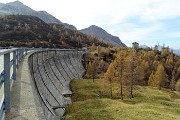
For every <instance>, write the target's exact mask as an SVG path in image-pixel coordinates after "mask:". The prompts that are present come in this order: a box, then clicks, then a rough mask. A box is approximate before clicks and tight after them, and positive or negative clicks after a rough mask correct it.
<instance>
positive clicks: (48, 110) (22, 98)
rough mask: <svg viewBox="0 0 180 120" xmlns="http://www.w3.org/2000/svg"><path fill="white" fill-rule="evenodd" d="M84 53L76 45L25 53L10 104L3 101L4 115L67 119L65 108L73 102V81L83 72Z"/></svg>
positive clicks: (3, 116)
mask: <svg viewBox="0 0 180 120" xmlns="http://www.w3.org/2000/svg"><path fill="white" fill-rule="evenodd" d="M84 53H85V52H84V51H82V50H75V49H55V50H51V49H48V50H46V49H45V50H36V51H29V52H28V53H26V54H24V57H22V58H21V61H20V63H19V65H18V66H19V67H18V69H17V75H16V80H13V81H12V87H11V91H10V94H11V95H10V97H11V99H10V103H9V108H8V107H7V109H6V107H5V108H4V105H6V104H5V103H6V102H3V103H2V107H1V108H2V110H4V111H5V112H4V113H3V111H2V112H1V114H2V115H1V118H2V119H3V120H9V119H12V120H17V119H28V120H31V119H32V120H34V119H36V120H62V119H66V117H65V116H64V113H65V110H66V108H67V107H68V105H69V104H71V103H72V101H71V95H72V92H71V90H70V81H71V80H73V79H80V78H81V77H82V76H83V74H84V72H85V69H84V67H83V64H82V57H83V54H84ZM22 55H23V54H22ZM4 101H6V97H5V98H4ZM3 114H4V115H3Z"/></svg>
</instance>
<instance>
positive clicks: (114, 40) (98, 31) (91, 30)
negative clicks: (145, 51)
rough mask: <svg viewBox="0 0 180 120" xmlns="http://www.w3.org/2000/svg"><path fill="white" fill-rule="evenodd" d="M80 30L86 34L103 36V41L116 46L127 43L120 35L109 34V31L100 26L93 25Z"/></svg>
mask: <svg viewBox="0 0 180 120" xmlns="http://www.w3.org/2000/svg"><path fill="white" fill-rule="evenodd" d="M80 31H81V32H82V33H84V34H88V35H93V36H95V37H98V38H102V41H104V42H107V43H110V44H112V45H114V46H123V47H126V45H125V44H124V43H122V42H121V40H120V39H119V37H117V36H113V35H111V34H109V33H108V32H106V31H105V30H103V29H102V28H100V27H98V26H95V25H92V26H90V27H88V28H85V29H82V30H80Z"/></svg>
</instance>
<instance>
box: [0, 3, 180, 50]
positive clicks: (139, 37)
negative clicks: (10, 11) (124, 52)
mask: <svg viewBox="0 0 180 120" xmlns="http://www.w3.org/2000/svg"><path fill="white" fill-rule="evenodd" d="M11 1H14V0H0V2H1V3H7V2H11ZM20 1H21V2H23V3H24V4H25V5H27V6H29V7H31V8H32V9H34V10H45V11H47V12H49V13H50V14H52V15H53V16H55V17H56V18H58V19H59V20H61V21H62V22H66V23H69V24H73V25H74V26H76V27H77V29H83V28H86V27H89V26H90V25H97V26H100V27H102V28H103V29H105V30H106V31H107V32H109V33H110V34H112V35H115V36H118V37H119V38H120V39H121V41H122V42H124V43H125V44H126V45H127V46H131V43H132V42H135V41H136V42H139V43H140V44H141V45H148V46H154V45H156V44H160V45H163V44H165V46H169V47H171V48H175V49H180V0H20Z"/></svg>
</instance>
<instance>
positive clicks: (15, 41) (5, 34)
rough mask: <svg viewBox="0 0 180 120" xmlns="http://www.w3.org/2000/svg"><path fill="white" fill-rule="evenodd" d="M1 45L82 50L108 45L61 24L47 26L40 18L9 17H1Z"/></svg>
mask: <svg viewBox="0 0 180 120" xmlns="http://www.w3.org/2000/svg"><path fill="white" fill-rule="evenodd" d="M0 33H1V34H0V45H1V46H19V47H23V46H24V47H25V46H26V47H58V48H79V47H80V48H81V47H82V46H84V45H87V46H90V45H92V43H95V44H97V45H102V46H108V45H107V44H105V43H103V42H100V41H99V40H98V39H97V38H93V37H91V36H88V35H85V34H83V33H81V32H79V31H77V30H71V29H66V28H64V26H63V25H60V24H47V23H45V22H44V21H42V20H41V19H39V18H38V17H34V16H27V15H8V16H3V17H0Z"/></svg>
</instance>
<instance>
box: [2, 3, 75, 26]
mask: <svg viewBox="0 0 180 120" xmlns="http://www.w3.org/2000/svg"><path fill="white" fill-rule="evenodd" d="M17 14H20V15H31V16H36V17H38V18H40V19H42V20H43V21H44V22H46V23H56V24H61V25H63V26H64V27H65V28H68V29H73V30H76V27H74V26H73V25H69V24H67V23H62V22H61V21H60V20H58V19H57V18H55V17H54V16H52V15H51V14H49V13H47V12H46V11H35V10H33V9H31V8H30V7H28V6H26V5H24V4H23V3H21V2H20V1H14V2H10V3H7V4H2V3H0V16H2V15H17Z"/></svg>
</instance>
